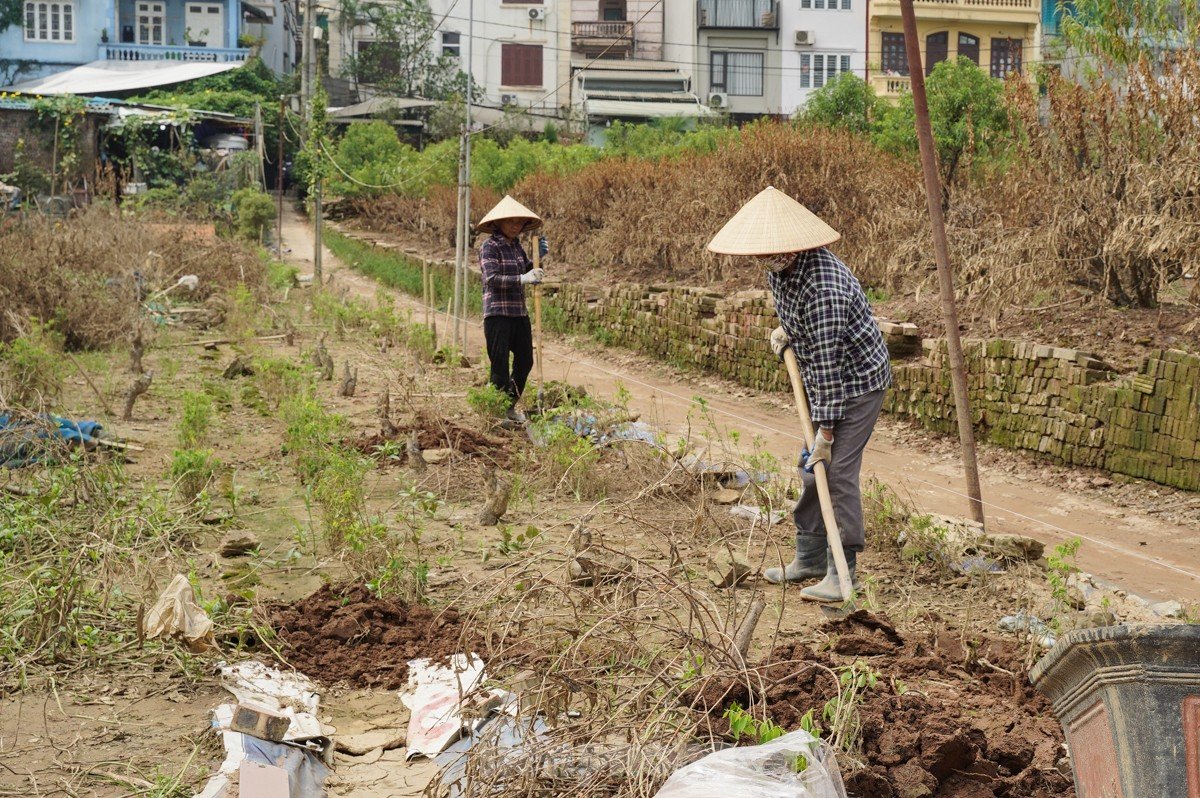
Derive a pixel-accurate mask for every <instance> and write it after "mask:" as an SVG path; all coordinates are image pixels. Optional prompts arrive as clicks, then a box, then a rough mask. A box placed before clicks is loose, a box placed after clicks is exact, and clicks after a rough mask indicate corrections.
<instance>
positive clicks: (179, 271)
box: [0, 206, 265, 349]
mask: <svg viewBox="0 0 1200 798" xmlns="http://www.w3.org/2000/svg"><path fill="white" fill-rule="evenodd" d="M185 274H194V275H196V276H197V277H199V278H200V287H199V289H198V290H197V291H196V292H194V293H191V294H189V295H188V298H189V299H192V300H203V299H204V298H206V297H207V296H209V295H211V294H213V293H216V292H219V291H222V290H224V289H226V288H228V287H231V286H233V285H236V284H237V283H239V282H241V281H243V280H244V281H245V283H246V285H248V286H249V287H250V288H251V289H252V290H258V289H260V288H261V287H262V286H263V284H264V280H265V272H264V267H263V264H262V262H261V261H260V260H259V259H258V258H257V257H256V256H255V255H254V253H253V252H252V251H251V250H250V249H248V248H247V247H246V246H245V245H243V244H240V243H237V242H234V241H230V240H226V239H221V238H217V237H216V235H215V234H214V233H213V232H212V228H211V227H207V226H200V225H180V224H177V223H170V222H163V223H155V222H153V221H150V220H148V219H147V218H144V217H137V218H128V217H123V216H121V215H119V214H118V213H115V212H113V211H112V210H111V209H107V208H102V207H99V206H95V207H92V208H90V209H88V210H86V211H82V212H80V213H79V214H78V215H74V216H72V217H70V218H68V219H66V220H55V219H48V218H43V217H38V216H30V217H26V218H23V219H11V220H7V221H6V222H5V223H3V224H0V309H2V312H0V341H11V340H13V339H14V338H16V337H18V336H20V335H21V334H22V333H23V332H24V331H26V330H28V329H29V328H30V327H31V322H32V321H33V320H37V321H41V322H48V323H52V324H53V326H54V329H55V330H56V331H57V332H58V333H59V334H60V335H62V337H63V341H64V343H65V345H66V347H67V348H68V349H90V348H96V347H103V346H106V345H109V344H111V343H114V342H115V341H117V340H119V339H124V338H125V337H126V336H127V335H128V334H129V332H130V330H131V329H132V328H133V326H134V321H135V319H136V318H137V315H138V300H137V292H138V290H139V289H138V286H139V284H140V285H141V286H142V288H141V290H142V291H143V292H153V291H156V290H158V289H160V288H165V287H167V286H169V285H171V284H172V283H174V282H175V280H176V279H178V278H179V277H181V276H183V275H185Z"/></svg>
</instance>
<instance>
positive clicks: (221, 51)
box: [98, 44, 250, 64]
mask: <svg viewBox="0 0 1200 798" xmlns="http://www.w3.org/2000/svg"><path fill="white" fill-rule="evenodd" d="M98 57H99V59H100V60H101V61H201V62H211V63H225V64H227V63H236V62H241V61H245V60H246V59H247V58H249V57H250V51H249V50H248V49H243V48H240V47H239V48H230V49H226V48H220V47H173V46H168V45H155V44H101V45H100V54H99V56H98Z"/></svg>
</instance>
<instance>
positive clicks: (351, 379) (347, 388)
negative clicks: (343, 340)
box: [330, 360, 358, 397]
mask: <svg viewBox="0 0 1200 798" xmlns="http://www.w3.org/2000/svg"><path fill="white" fill-rule="evenodd" d="M330 365H331V366H332V363H331V364H330ZM342 365H343V367H344V371H343V372H342V387H341V388H339V389H338V395H339V396H347V397H349V396H354V389H355V388H356V387H357V386H358V369H357V368H356V369H354V371H353V373H351V371H350V361H348V360H347V361H346V362H345V363H344V364H342Z"/></svg>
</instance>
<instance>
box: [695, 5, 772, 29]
mask: <svg viewBox="0 0 1200 798" xmlns="http://www.w3.org/2000/svg"><path fill="white" fill-rule="evenodd" d="M696 22H697V25H698V27H701V28H731V29H737V28H744V29H756V30H779V5H778V3H777V2H776V1H775V0H699V2H697V3H696Z"/></svg>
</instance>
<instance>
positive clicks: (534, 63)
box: [500, 44, 542, 86]
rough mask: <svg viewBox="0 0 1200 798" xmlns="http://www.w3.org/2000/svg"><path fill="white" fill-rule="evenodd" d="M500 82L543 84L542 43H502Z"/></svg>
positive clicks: (511, 84)
mask: <svg viewBox="0 0 1200 798" xmlns="http://www.w3.org/2000/svg"><path fill="white" fill-rule="evenodd" d="M500 84H501V85H502V86H541V85H542V46H541V45H540V44H502V45H500Z"/></svg>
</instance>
